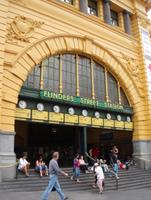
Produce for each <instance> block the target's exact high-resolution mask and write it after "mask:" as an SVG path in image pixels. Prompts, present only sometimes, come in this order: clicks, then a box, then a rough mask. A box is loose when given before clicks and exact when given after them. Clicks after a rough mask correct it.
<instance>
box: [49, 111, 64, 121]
mask: <svg viewBox="0 0 151 200" xmlns="http://www.w3.org/2000/svg"><path fill="white" fill-rule="evenodd" d="M49 121H50V122H64V114H63V113H55V112H49Z"/></svg>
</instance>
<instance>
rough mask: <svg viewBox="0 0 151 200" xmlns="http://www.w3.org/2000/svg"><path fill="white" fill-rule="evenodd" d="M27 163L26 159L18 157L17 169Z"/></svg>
mask: <svg viewBox="0 0 151 200" xmlns="http://www.w3.org/2000/svg"><path fill="white" fill-rule="evenodd" d="M27 164H28V162H27V160H26V159H23V158H20V159H19V165H18V169H22V168H23V167H25V166H26V165H27Z"/></svg>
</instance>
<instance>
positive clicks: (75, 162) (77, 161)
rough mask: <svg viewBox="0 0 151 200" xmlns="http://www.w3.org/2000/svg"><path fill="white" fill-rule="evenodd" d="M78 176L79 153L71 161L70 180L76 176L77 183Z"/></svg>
mask: <svg viewBox="0 0 151 200" xmlns="http://www.w3.org/2000/svg"><path fill="white" fill-rule="evenodd" d="M79 176H80V162H79V154H77V155H76V157H75V158H74V161H73V176H71V180H73V179H74V178H76V181H77V183H79V182H80V180H79Z"/></svg>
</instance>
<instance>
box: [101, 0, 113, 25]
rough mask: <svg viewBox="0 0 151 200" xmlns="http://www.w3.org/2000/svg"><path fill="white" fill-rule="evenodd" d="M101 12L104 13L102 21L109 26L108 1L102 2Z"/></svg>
mask: <svg viewBox="0 0 151 200" xmlns="http://www.w3.org/2000/svg"><path fill="white" fill-rule="evenodd" d="M103 12H104V21H105V22H106V23H107V24H111V8H110V0H103Z"/></svg>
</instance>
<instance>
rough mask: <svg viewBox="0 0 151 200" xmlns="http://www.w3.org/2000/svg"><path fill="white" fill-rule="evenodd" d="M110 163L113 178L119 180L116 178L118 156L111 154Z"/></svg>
mask: <svg viewBox="0 0 151 200" xmlns="http://www.w3.org/2000/svg"><path fill="white" fill-rule="evenodd" d="M110 163H111V166H112V169H113V171H114V173H115V177H116V178H117V179H119V177H118V155H117V154H116V153H115V152H112V153H111V158H110Z"/></svg>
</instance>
